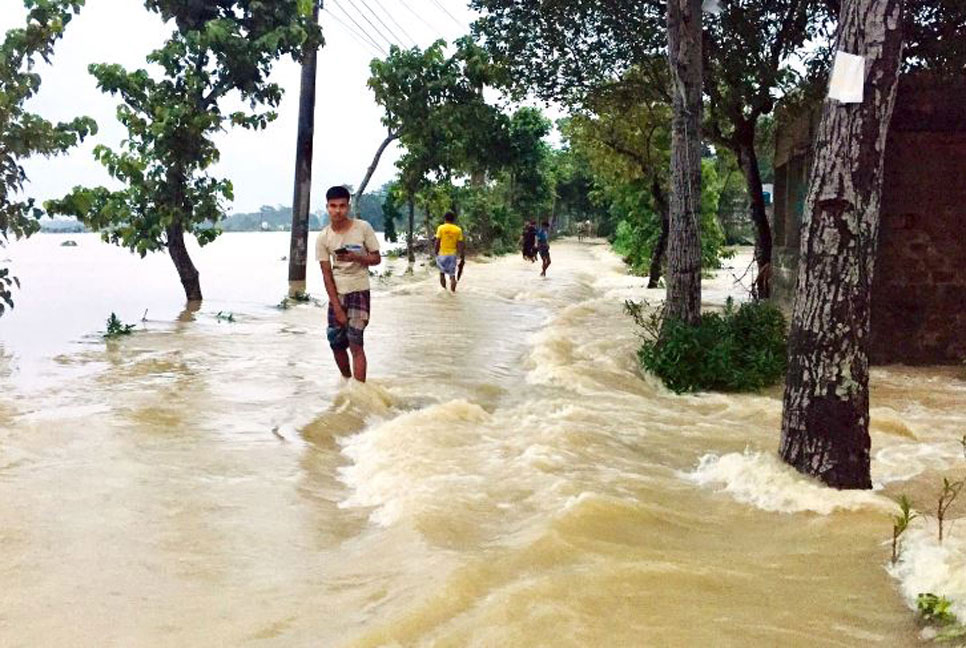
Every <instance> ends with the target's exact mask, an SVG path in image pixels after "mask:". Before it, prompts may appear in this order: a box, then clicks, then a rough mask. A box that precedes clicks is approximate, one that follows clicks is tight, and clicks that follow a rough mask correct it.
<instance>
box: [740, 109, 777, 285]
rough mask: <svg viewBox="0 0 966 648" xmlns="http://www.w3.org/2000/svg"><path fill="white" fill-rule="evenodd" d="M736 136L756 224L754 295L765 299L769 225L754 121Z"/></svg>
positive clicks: (767, 281)
mask: <svg viewBox="0 0 966 648" xmlns="http://www.w3.org/2000/svg"><path fill="white" fill-rule="evenodd" d="M736 135H737V138H738V142H739V144H738V149H737V150H736V151H735V155H736V156H737V157H738V164H739V165H740V166H741V171H742V173H743V174H744V176H745V186H746V188H747V190H748V198H749V199H750V200H751V221H752V222H753V223H754V224H755V261H756V262H757V265H758V279H757V280H756V281H755V297H756V298H758V299H768V298H769V297H770V296H771V282H770V277H771V243H772V241H771V227H770V226H769V225H768V214H767V212H766V211H765V191H764V188H763V187H762V186H761V171H760V170H759V168H758V154H757V153H756V152H755V127H754V124H749V125H747V127H746V128H745V129H742V131H741V132H739V133H737V134H736Z"/></svg>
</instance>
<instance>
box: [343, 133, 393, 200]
mask: <svg viewBox="0 0 966 648" xmlns="http://www.w3.org/2000/svg"><path fill="white" fill-rule="evenodd" d="M397 137H399V136H398V135H396V133H392V132H390V133H389V134H388V135H386V139H384V140H382V144H380V145H379V148H377V149H376V154H375V155H374V156H373V158H372V163H371V164H370V165H369V168H368V169H366V177H364V178H363V179H362V184H360V185H359V188H358V189H356V196H355V199H354V203H353V212H354V213H355V215H356V217H358V216H359V205H360V202H361V201H360V199H361V198H362V194H364V193H365V192H366V187H368V186H369V181H370V180H372V174H374V173H375V172H376V168H378V166H379V160H380V159H381V158H382V154H383V153H385V151H386V147H388V146H389V145H390V144H391V143H392V142H393V140H395V139H396V138H397Z"/></svg>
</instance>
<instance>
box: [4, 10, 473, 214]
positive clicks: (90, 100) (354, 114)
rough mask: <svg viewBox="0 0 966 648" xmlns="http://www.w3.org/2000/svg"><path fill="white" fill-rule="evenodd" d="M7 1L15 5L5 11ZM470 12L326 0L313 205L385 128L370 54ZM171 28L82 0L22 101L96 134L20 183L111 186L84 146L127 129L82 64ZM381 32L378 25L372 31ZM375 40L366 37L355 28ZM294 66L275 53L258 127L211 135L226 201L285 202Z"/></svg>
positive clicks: (449, 29) (457, 24) (389, 158)
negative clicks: (84, 119)
mask: <svg viewBox="0 0 966 648" xmlns="http://www.w3.org/2000/svg"><path fill="white" fill-rule="evenodd" d="M0 4H2V5H3V7H4V10H3V11H2V12H0V31H3V32H5V31H6V30H7V29H10V28H12V27H16V26H20V25H22V20H23V17H24V15H25V12H24V10H23V6H22V3H21V2H20V0H0ZM11 6H12V7H13V9H14V11H10V10H8V8H10V7H11ZM473 18H474V15H473V12H471V11H470V10H469V9H468V8H467V7H466V6H465V4H464V3H463V2H461V0H325V11H324V12H323V13H322V16H321V19H320V21H321V23H322V28H323V32H324V35H325V39H326V45H325V47H324V48H323V49H322V50H321V51H320V52H319V71H318V98H317V103H316V111H315V155H314V162H313V165H314V171H313V178H314V180H313V191H312V208H313V210H315V209H318V208H319V207H320V205H321V204H322V199H323V196H322V194H323V193H324V191H325V188H326V187H328V186H330V185H333V184H341V183H348V184H352V185H358V183H359V182H360V181H361V180H362V176H363V175H364V172H365V169H366V168H367V167H368V165H369V162H370V161H371V159H372V155H373V153H374V152H375V150H376V148H377V147H378V145H379V143H380V142H381V141H382V139H383V138H384V136H385V129H384V128H383V126H382V124H381V123H380V116H381V110H380V108H379V106H377V105H376V103H375V101H374V100H373V98H372V93H371V92H370V90H369V89H368V88H367V87H366V81H367V79H368V78H369V61H370V60H371V59H372V58H373V57H377V56H378V57H380V58H381V57H383V56H384V53H383V52H381V51H379V50H378V49H377V48H376V45H378V46H380V47H382V48H385V49H386V50H388V48H389V45H388V42H389V40H390V39H392V41H393V42H395V43H396V44H398V45H401V46H405V47H410V46H412V45H413V44H418V45H419V46H420V47H426V46H427V45H429V44H430V43H432V42H433V41H434V40H436V39H437V38H444V39H446V40H447V41H448V42H452V41H453V40H454V39H455V38H458V37H459V36H461V35H463V34H466V33H467V32H468V31H469V24H470V22H471V21H472V20H473ZM170 31H171V29H170V28H169V27H168V26H165V25H164V24H163V23H162V22H161V20H160V18H158V17H157V16H156V15H155V14H153V13H149V12H148V11H147V10H146V9H145V8H144V3H143V1H141V0H87V5H86V6H85V7H84V9H83V10H82V11H81V13H80V15H79V16H78V17H77V18H75V19H74V20H73V21H72V22H71V23H70V25H69V26H68V28H67V32H66V34H65V36H64V38H63V40H61V41H60V42H58V44H57V46H56V50H55V53H54V58H53V64H52V66H51V67H49V68H46V67H45V68H43V69H42V70H41V73H42V76H43V84H42V86H41V90H40V93H39V95H38V96H37V97H35V98H34V99H33V100H32V101H31V102H30V104H29V106H28V107H29V109H30V110H32V111H34V112H37V113H39V114H40V115H41V116H43V117H45V118H47V119H50V120H51V121H59V120H68V119H71V118H73V117H75V116H78V115H88V116H91V117H93V118H94V119H95V120H97V123H98V126H99V127H100V132H99V134H98V135H97V136H96V137H94V138H91V139H89V140H88V141H87V143H85V144H84V145H83V146H82V147H79V148H77V149H75V150H74V151H73V152H71V153H70V154H68V155H66V156H62V157H59V158H54V159H51V160H44V159H42V158H33V159H30V160H28V161H27V162H26V164H25V167H26V169H27V173H28V176H29V178H30V183H29V185H28V186H27V192H28V194H29V195H30V196H33V197H36V198H38V199H39V200H44V199H47V198H52V197H59V196H61V195H63V194H65V193H66V192H67V191H69V190H70V188H71V187H73V186H75V185H100V184H103V185H108V186H113V185H111V181H110V179H109V178H108V176H107V174H106V172H105V171H104V170H103V168H102V167H101V166H100V165H99V164H98V163H97V162H95V161H94V159H93V157H92V155H91V151H92V149H93V147H94V146H95V145H96V144H107V145H109V146H117V145H118V144H119V142H120V140H121V139H122V137H123V136H124V134H125V131H124V129H123V128H122V127H121V126H120V125H119V124H118V123H117V120H116V119H115V116H114V115H115V109H116V106H117V100H116V99H114V98H112V97H111V96H110V95H106V94H103V93H101V92H99V91H98V90H97V88H96V86H95V82H94V79H93V77H91V76H90V74H89V73H88V72H87V65H88V64H89V63H120V64H122V65H124V66H125V67H128V68H129V69H133V68H135V67H144V66H145V62H144V57H145V55H146V54H147V53H148V52H150V51H151V50H153V49H155V48H157V47H159V46H160V45H161V44H162V43H163V41H164V39H165V36H166V35H167V34H169V33H170ZM380 32H381V33H380ZM366 36H368V37H369V38H371V39H372V40H373V41H374V43H369V42H366V40H365V37H366ZM299 74H300V71H299V66H298V65H297V64H296V63H294V62H293V61H292V60H290V59H283V60H282V61H280V62H279V63H278V64H277V65H276V68H275V71H274V73H273V80H274V81H276V82H277V83H279V84H280V85H281V86H282V87H283V88H284V89H285V97H284V98H283V100H282V105H281V106H280V108H279V111H278V112H279V117H278V120H276V121H275V122H274V123H273V124H271V125H270V126H269V127H268V129H267V130H265V131H258V132H250V131H246V130H244V129H240V128H235V129H232V130H231V131H229V132H228V133H226V134H221V135H219V136H218V137H217V138H216V139H217V143H218V146H219V149H220V150H221V162H220V163H219V164H218V165H217V166H216V167H215V168H214V169H213V170H212V173H213V174H214V175H215V176H218V177H227V178H228V179H230V180H231V181H232V183H233V184H234V187H235V201H234V204H233V205H232V206H231V207H230V209H229V211H235V212H246V211H256V210H257V209H258V208H259V207H260V206H261V205H277V204H281V205H290V204H291V201H292V191H293V190H292V186H293V177H292V174H293V169H294V166H295V159H294V155H295V136H296V126H297V121H298V93H299ZM398 156H399V151H398V149H397V148H395V147H393V148H390V149H389V150H387V152H386V154H385V155H384V156H383V158H382V162H381V163H380V166H379V170H378V171H377V172H376V175H375V176H374V177H373V180H372V182H371V183H370V188H377V187H379V186H380V185H381V184H382V183H384V182H386V181H388V180H390V179H392V177H393V176H394V175H395V167H394V164H393V163H394V162H395V160H396V159H397V158H398Z"/></svg>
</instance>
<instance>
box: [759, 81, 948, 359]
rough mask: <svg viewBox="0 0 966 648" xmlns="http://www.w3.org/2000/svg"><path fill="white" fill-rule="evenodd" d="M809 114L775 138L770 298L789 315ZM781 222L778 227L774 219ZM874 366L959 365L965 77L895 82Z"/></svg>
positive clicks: (875, 300)
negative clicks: (774, 235) (896, 89)
mask: <svg viewBox="0 0 966 648" xmlns="http://www.w3.org/2000/svg"><path fill="white" fill-rule="evenodd" d="M817 117H818V112H817V111H816V112H812V113H810V114H808V115H805V116H803V117H802V118H800V119H798V120H797V121H795V122H794V123H792V124H788V125H783V126H782V127H781V128H780V129H779V132H778V135H777V140H776V157H775V165H776V169H775V175H776V192H775V193H776V200H775V219H776V224H775V226H774V229H775V231H776V232H779V233H781V238H776V239H775V259H774V264H773V265H774V270H773V279H774V283H773V288H774V298H775V301H776V302H777V303H779V304H780V305H782V306H783V307H784V308H786V309H787V308H789V307H790V304H791V299H792V297H793V296H794V290H795V279H796V273H797V265H798V245H799V230H800V227H801V215H802V209H803V204H802V199H803V198H804V195H803V193H802V192H803V189H804V188H807V182H808V177H807V174H808V159H809V149H810V147H811V144H812V142H811V140H812V134H813V132H814V127H815V125H816V120H817ZM779 220H780V221H781V222H780V223H779V222H777V221H779ZM870 359H871V361H872V362H873V363H875V364H893V363H903V364H957V363H960V362H963V361H964V360H966V79H958V80H956V81H955V82H951V81H949V80H945V81H940V80H937V79H931V78H928V77H918V78H904V79H902V81H901V83H900V86H899V96H898V98H897V100H896V110H895V114H894V116H893V121H892V124H891V127H890V131H889V140H888V143H887V146H886V162H885V177H884V183H883V195H882V215H881V226H880V232H879V250H878V255H877V259H876V271H875V277H874V281H873V290H872V335H871V348H870Z"/></svg>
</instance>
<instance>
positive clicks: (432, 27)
mask: <svg viewBox="0 0 966 648" xmlns="http://www.w3.org/2000/svg"><path fill="white" fill-rule="evenodd" d="M399 4H401V5H402V6H403V7H405V8H406V10H407V11H409V13H411V14H412V15H414V16H416V18H417V19H418V20H419V22H421V23H423V24H424V25H426V27H427V28H429V31H431V32H433V33H434V34H441V33H442V30H441V29H437V28H436V26H435V25H431V24H429V23H428V22H427V21H426V19H425V18H423V16H422V14H420V13H419V12H418V11H416V10H415V9H413V8H412V7H410V6H409V3H408V2H407V1H406V0H399Z"/></svg>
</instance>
